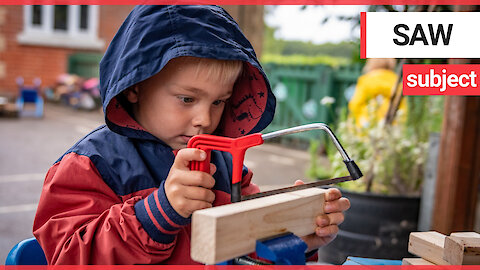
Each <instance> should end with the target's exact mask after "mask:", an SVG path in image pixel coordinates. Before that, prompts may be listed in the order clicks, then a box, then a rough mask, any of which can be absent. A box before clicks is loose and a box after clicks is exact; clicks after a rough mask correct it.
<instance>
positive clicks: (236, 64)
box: [171, 56, 243, 83]
mask: <svg viewBox="0 0 480 270" xmlns="http://www.w3.org/2000/svg"><path fill="white" fill-rule="evenodd" d="M171 61H175V62H177V63H179V64H180V66H181V64H186V63H188V64H194V65H196V70H195V76H199V75H200V73H202V75H205V76H206V77H207V79H212V80H218V79H220V80H221V81H220V82H221V83H225V82H230V81H236V80H237V78H238V77H239V76H240V74H241V73H242V71H243V62H242V61H240V60H219V59H212V58H201V57H193V56H181V57H178V58H175V59H173V60H171Z"/></svg>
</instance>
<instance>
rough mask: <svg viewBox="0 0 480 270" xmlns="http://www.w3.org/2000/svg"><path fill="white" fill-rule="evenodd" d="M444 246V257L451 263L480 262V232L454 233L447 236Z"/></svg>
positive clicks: (469, 263) (467, 263)
mask: <svg viewBox="0 0 480 270" xmlns="http://www.w3.org/2000/svg"><path fill="white" fill-rule="evenodd" d="M444 247H445V248H444V253H443V259H444V260H446V261H447V262H449V263H450V264H453V265H478V264H480V235H479V234H478V233H475V232H461V233H452V234H451V235H450V236H447V237H446V238H445V244H444Z"/></svg>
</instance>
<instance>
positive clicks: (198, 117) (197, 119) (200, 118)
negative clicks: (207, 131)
mask: <svg viewBox="0 0 480 270" xmlns="http://www.w3.org/2000/svg"><path fill="white" fill-rule="evenodd" d="M211 119H212V117H211V115H210V110H209V109H202V110H198V111H197V112H196V113H195V115H194V116H193V120H192V122H193V126H195V127H209V126H210V125H211V124H212V122H211Z"/></svg>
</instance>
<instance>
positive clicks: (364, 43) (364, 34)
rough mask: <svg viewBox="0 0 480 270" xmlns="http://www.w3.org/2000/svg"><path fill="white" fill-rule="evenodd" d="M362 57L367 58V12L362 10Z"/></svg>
mask: <svg viewBox="0 0 480 270" xmlns="http://www.w3.org/2000/svg"><path fill="white" fill-rule="evenodd" d="M360 58H361V59H365V58H367V13H366V12H360Z"/></svg>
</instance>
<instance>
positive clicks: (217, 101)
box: [213, 99, 227, 106]
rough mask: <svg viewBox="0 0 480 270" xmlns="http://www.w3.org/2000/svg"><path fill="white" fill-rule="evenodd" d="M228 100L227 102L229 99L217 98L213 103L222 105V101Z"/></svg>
mask: <svg viewBox="0 0 480 270" xmlns="http://www.w3.org/2000/svg"><path fill="white" fill-rule="evenodd" d="M226 102H227V99H224V100H220V99H219V100H215V101H214V102H213V105H215V106H218V105H221V104H222V103H226Z"/></svg>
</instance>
